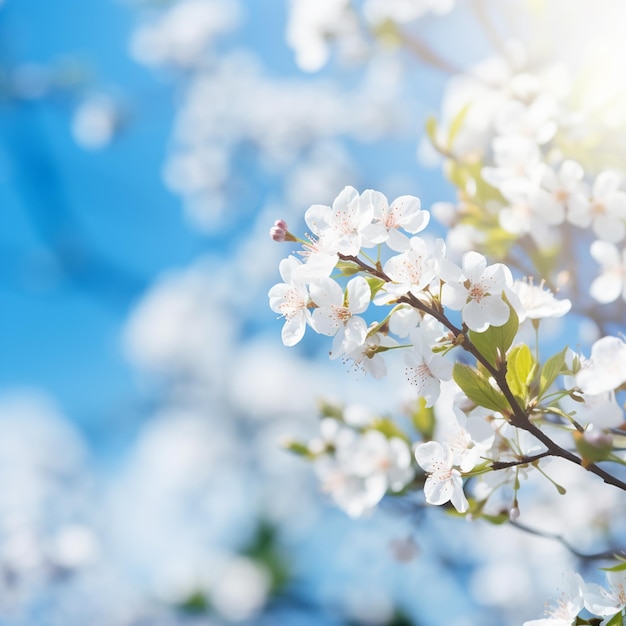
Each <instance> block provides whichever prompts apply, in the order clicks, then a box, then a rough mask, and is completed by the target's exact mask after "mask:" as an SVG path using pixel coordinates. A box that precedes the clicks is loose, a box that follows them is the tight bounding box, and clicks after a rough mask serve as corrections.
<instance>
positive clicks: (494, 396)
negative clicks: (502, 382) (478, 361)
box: [452, 363, 511, 413]
mask: <svg viewBox="0 0 626 626" xmlns="http://www.w3.org/2000/svg"><path fill="white" fill-rule="evenodd" d="M452 376H453V378H454V380H455V382H456V384H457V385H458V386H459V387H460V388H461V389H462V390H463V393H465V395H466V396H467V397H468V398H469V399H470V400H471V401H472V402H473V403H474V404H477V405H479V406H483V407H485V408H486V409H491V410H492V411H500V412H503V413H510V412H511V407H510V405H509V403H508V402H507V400H506V398H505V397H504V396H503V395H502V392H501V391H498V390H497V389H494V388H493V387H492V386H491V383H490V382H489V381H488V380H487V378H485V376H483V375H482V374H481V373H480V372H479V371H478V370H477V369H475V368H473V367H470V366H469V365H464V364H463V363H455V364H454V369H453V370H452Z"/></svg>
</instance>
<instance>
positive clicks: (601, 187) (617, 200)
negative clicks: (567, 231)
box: [569, 171, 626, 243]
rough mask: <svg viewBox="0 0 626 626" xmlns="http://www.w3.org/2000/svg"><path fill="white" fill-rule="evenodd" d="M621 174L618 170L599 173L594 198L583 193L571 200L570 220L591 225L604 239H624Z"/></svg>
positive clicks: (624, 200) (625, 217) (625, 205)
mask: <svg viewBox="0 0 626 626" xmlns="http://www.w3.org/2000/svg"><path fill="white" fill-rule="evenodd" d="M621 181H622V176H621V174H619V173H618V172H615V171H606V172H602V173H600V174H598V176H597V177H596V179H595V181H594V183H593V187H592V190H591V197H587V196H585V195H583V194H582V193H578V194H575V195H573V196H572V198H571V200H570V210H569V221H570V222H571V223H572V224H575V225H576V226H579V227H580V228H588V227H589V226H590V225H591V227H592V228H593V232H594V233H595V234H596V235H597V237H599V238H600V239H601V240H602V241H610V242H612V243H616V242H618V241H622V239H623V238H624V234H625V232H626V226H625V224H624V222H625V220H626V193H624V192H623V191H620V189H619V187H620V184H621Z"/></svg>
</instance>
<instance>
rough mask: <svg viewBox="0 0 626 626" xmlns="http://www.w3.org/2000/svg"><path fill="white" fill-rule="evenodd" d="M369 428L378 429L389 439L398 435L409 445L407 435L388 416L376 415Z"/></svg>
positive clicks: (409, 441)
mask: <svg viewBox="0 0 626 626" xmlns="http://www.w3.org/2000/svg"><path fill="white" fill-rule="evenodd" d="M369 430H378V431H380V432H381V433H382V434H383V435H385V437H387V439H391V438H392V437H400V439H403V440H404V441H406V442H407V443H408V444H409V445H410V444H411V440H410V439H409V437H408V436H407V434H406V433H405V432H404V431H403V430H402V429H401V428H400V427H399V426H398V425H397V424H396V423H395V422H394V421H393V420H390V419H389V418H388V417H378V418H376V419H375V420H374V421H373V422H372V425H371V428H370V429H369Z"/></svg>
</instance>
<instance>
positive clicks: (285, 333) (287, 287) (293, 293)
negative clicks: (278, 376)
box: [268, 256, 311, 346]
mask: <svg viewBox="0 0 626 626" xmlns="http://www.w3.org/2000/svg"><path fill="white" fill-rule="evenodd" d="M300 265H301V262H300V261H299V260H298V259H296V258H295V257H294V256H289V257H287V258H286V259H283V260H282V261H281V262H280V265H279V269H280V275H281V277H282V279H283V280H284V281H285V282H282V283H278V284H277V285H274V286H273V287H272V288H271V289H270V291H269V293H268V297H269V301H270V308H271V309H272V311H274V312H275V313H280V315H281V317H284V318H285V323H284V325H283V329H282V332H281V336H282V340H283V343H284V344H285V345H286V346H294V345H295V344H297V343H298V342H299V341H300V340H301V339H302V337H304V331H305V329H306V325H307V323H308V321H309V319H310V315H311V314H310V312H309V310H308V305H309V300H310V299H309V293H308V291H307V289H306V286H305V285H304V284H302V283H300V282H297V281H295V280H293V273H294V270H295V269H296V268H298V267H299V266H300Z"/></svg>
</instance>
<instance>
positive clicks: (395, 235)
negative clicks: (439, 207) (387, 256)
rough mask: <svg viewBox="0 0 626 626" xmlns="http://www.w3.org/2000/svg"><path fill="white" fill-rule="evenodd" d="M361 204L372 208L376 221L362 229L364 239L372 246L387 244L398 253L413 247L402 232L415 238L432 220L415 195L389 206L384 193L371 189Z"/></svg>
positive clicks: (366, 192)
mask: <svg viewBox="0 0 626 626" xmlns="http://www.w3.org/2000/svg"><path fill="white" fill-rule="evenodd" d="M360 201H361V203H363V204H365V205H366V206H371V207H372V209H373V214H374V220H375V221H374V223H372V224H371V225H369V226H366V227H365V228H364V229H363V230H362V235H363V237H364V238H365V239H366V240H369V241H370V242H371V243H372V244H377V243H385V242H386V243H387V245H388V246H389V247H390V248H391V249H392V250H395V251H396V252H404V251H405V250H407V249H408V248H409V247H410V244H409V238H408V237H407V236H406V235H404V234H402V233H401V232H400V230H399V229H402V230H405V231H406V232H407V233H411V234H412V235H414V234H416V233H419V232H421V231H422V230H424V228H426V226H427V225H428V222H429V220H430V213H428V211H422V209H421V202H420V199H419V198H416V197H415V196H400V197H399V198H396V199H395V200H394V201H393V202H392V203H391V206H389V202H388V200H387V198H386V196H385V195H384V194H382V193H380V191H374V190H372V189H368V190H366V191H364V192H363V193H362V194H361V199H360Z"/></svg>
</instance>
